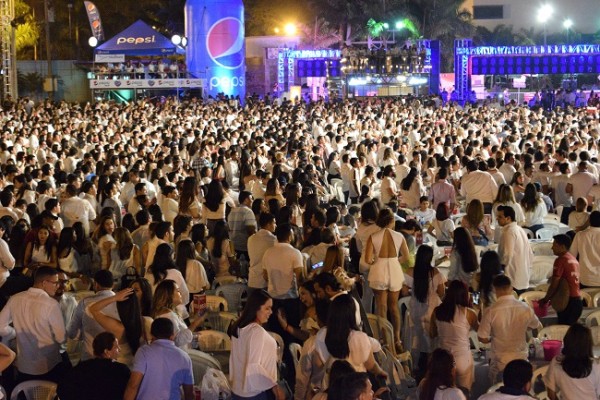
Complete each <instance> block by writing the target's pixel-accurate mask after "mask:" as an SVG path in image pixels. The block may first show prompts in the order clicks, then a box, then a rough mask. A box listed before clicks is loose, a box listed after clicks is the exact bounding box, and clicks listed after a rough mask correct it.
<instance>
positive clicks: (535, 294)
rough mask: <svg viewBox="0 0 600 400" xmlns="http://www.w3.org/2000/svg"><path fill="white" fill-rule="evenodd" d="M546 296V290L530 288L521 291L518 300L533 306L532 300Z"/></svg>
mask: <svg viewBox="0 0 600 400" xmlns="http://www.w3.org/2000/svg"><path fill="white" fill-rule="evenodd" d="M545 296H546V292H541V291H537V290H532V291H530V292H525V293H521V295H520V296H519V300H521V301H524V302H525V303H527V305H528V306H529V307H531V308H533V301H534V300H539V299H543V298H544V297H545Z"/></svg>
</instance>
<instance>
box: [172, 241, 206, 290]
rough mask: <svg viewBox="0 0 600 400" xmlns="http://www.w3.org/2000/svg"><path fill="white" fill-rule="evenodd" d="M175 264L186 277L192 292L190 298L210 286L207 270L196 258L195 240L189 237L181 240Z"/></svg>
mask: <svg viewBox="0 0 600 400" xmlns="http://www.w3.org/2000/svg"><path fill="white" fill-rule="evenodd" d="M175 264H176V265H177V267H178V268H179V271H180V272H181V276H183V277H185V282H186V283H187V286H188V290H189V292H190V299H189V300H191V298H192V297H193V296H194V294H196V293H200V292H202V291H204V290H206V289H209V288H210V282H208V277H207V276H206V270H205V269H204V266H203V265H202V264H201V263H200V261H198V260H197V259H196V249H195V248H194V242H192V241H191V240H187V239H185V240H182V241H180V242H179V245H178V247H177V257H176V259H175ZM186 300H187V299H186Z"/></svg>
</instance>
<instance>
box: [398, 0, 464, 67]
mask: <svg viewBox="0 0 600 400" xmlns="http://www.w3.org/2000/svg"><path fill="white" fill-rule="evenodd" d="M464 3H465V0H407V1H406V5H405V10H406V13H407V14H408V15H410V16H411V17H412V18H410V17H409V18H410V19H411V20H413V22H414V23H415V24H416V25H417V27H418V28H419V31H420V32H421V34H422V35H423V38H425V39H438V40H440V41H441V42H442V59H443V63H444V64H445V65H446V70H451V67H450V66H451V65H452V60H453V53H454V39H458V38H470V37H472V36H473V33H474V28H473V24H472V23H471V21H472V15H471V13H470V12H468V11H467V10H466V9H465V8H463V5H464Z"/></svg>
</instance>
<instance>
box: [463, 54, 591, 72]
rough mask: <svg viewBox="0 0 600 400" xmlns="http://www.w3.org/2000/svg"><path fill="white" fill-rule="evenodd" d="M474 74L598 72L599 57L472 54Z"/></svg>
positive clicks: (472, 70)
mask: <svg viewBox="0 0 600 400" xmlns="http://www.w3.org/2000/svg"><path fill="white" fill-rule="evenodd" d="M471 62H472V64H471V67H472V69H471V73H472V74H474V75H504V74H509V75H518V74H589V73H598V72H600V57H596V56H584V55H547V56H537V57H536V56H529V57H528V56H472V57H471Z"/></svg>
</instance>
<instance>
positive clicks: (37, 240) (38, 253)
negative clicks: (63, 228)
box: [24, 225, 58, 269]
mask: <svg viewBox="0 0 600 400" xmlns="http://www.w3.org/2000/svg"><path fill="white" fill-rule="evenodd" d="M24 266H25V267H26V268H30V269H31V268H37V267H42V266H44V267H52V268H56V267H57V266H58V256H57V250H56V240H55V239H54V236H52V229H51V228H50V227H49V226H47V225H42V226H40V227H39V229H38V230H37V232H36V235H35V237H34V239H33V241H32V242H29V243H27V246H26V247H25V259H24Z"/></svg>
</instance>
